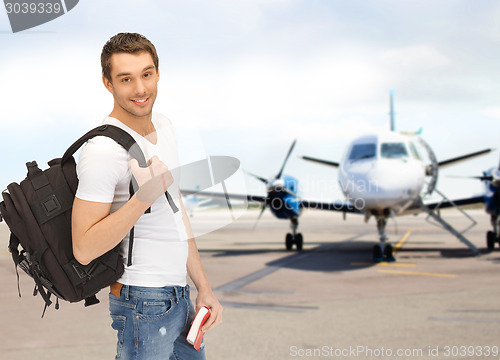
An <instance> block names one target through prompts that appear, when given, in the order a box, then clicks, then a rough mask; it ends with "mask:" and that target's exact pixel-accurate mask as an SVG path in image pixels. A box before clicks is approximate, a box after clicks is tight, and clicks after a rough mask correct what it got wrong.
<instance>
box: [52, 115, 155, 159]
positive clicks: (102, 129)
mask: <svg viewBox="0 0 500 360" xmlns="http://www.w3.org/2000/svg"><path fill="white" fill-rule="evenodd" d="M96 136H106V137H109V138H111V139H113V140H114V141H116V142H117V143H118V144H120V145H121V146H122V147H123V148H124V149H125V150H127V151H128V152H129V153H130V155H131V156H132V157H133V158H134V159H136V160H137V162H138V163H139V166H141V167H146V166H147V164H146V159H145V158H144V154H143V153H142V151H141V149H140V147H139V146H134V145H135V144H136V142H135V140H134V138H133V137H132V136H131V135H130V134H129V133H128V132H126V131H125V130H122V129H120V128H119V127H118V126H114V125H109V124H105V125H101V126H98V127H96V128H94V129H92V130H90V131H89V132H87V133H86V134H85V135H83V136H82V137H81V138H79V139H78V140H76V141H75V142H74V143H73V144H72V145H71V146H70V147H69V148H68V150H66V152H65V153H64V155H63V157H62V159H61V165H62V164H64V163H65V162H66V161H67V160H68V159H69V158H70V157H71V156H73V154H74V153H75V152H77V151H78V149H79V148H81V147H82V146H83V144H85V143H86V142H87V141H89V140H90V139H92V138H94V137H96Z"/></svg>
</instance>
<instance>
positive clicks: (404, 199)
mask: <svg viewBox="0 0 500 360" xmlns="http://www.w3.org/2000/svg"><path fill="white" fill-rule="evenodd" d="M393 97H394V92H393V91H391V93H390V119H391V126H390V131H386V132H379V133H374V134H367V135H362V136H359V137H357V138H356V139H354V140H353V141H352V142H351V143H350V144H349V145H348V146H347V151H346V153H345V156H344V158H343V159H342V160H341V161H340V163H338V162H333V161H329V160H324V159H319V158H315V157H310V156H302V158H303V159H304V160H308V161H312V162H316V163H320V164H323V165H328V166H332V167H335V168H338V169H339V174H338V181H339V184H340V187H341V190H342V192H343V193H344V195H345V197H346V200H347V203H346V205H348V204H350V205H351V206H354V208H355V209H356V210H357V211H354V212H357V213H361V214H364V216H365V222H368V220H369V219H370V217H372V216H373V217H374V218H375V219H376V221H377V230H378V233H379V244H377V245H375V246H374V248H373V259H374V261H376V262H380V261H394V260H395V259H394V257H393V248H392V246H391V245H390V244H387V243H386V241H387V236H386V234H385V227H386V224H387V220H388V218H390V217H393V216H398V215H405V214H417V213H419V212H422V211H423V212H426V213H427V214H428V215H429V216H431V217H432V218H433V219H434V220H436V221H437V222H438V223H440V224H441V225H442V226H443V227H444V228H445V229H447V230H448V231H450V232H451V233H452V234H453V235H455V236H456V237H457V238H458V239H459V240H460V241H462V242H463V243H465V244H466V245H467V246H468V247H469V248H470V249H471V250H472V251H473V252H474V253H475V254H479V251H478V249H477V248H476V247H475V246H474V245H473V244H472V243H471V242H470V241H469V240H467V239H466V238H465V237H464V236H463V235H462V234H461V233H460V232H458V231H457V230H455V229H454V228H453V227H451V225H449V224H448V223H446V222H445V221H444V219H442V218H441V217H440V216H439V215H437V214H436V213H435V212H434V211H433V210H435V209H439V208H445V207H451V206H460V205H466V204H472V203H477V202H483V201H484V198H483V197H482V196H479V197H473V198H469V199H461V200H456V201H445V202H441V203H434V204H424V200H423V198H424V196H425V195H430V194H432V193H433V192H434V191H437V189H436V183H437V179H438V170H439V169H440V168H442V167H445V166H449V165H452V164H455V163H457V162H459V161H464V160H468V159H471V158H473V157H477V156H480V155H484V154H487V153H489V152H490V151H492V149H485V150H481V151H477V152H474V153H471V154H466V155H463V156H460V157H456V158H453V159H449V160H445V161H439V162H438V161H437V160H436V156H435V155H434V152H433V151H432V149H431V148H430V146H429V145H428V144H427V143H426V142H425V141H424V140H423V139H422V138H421V137H420V136H419V133H413V134H408V133H398V132H396V131H395V122H394V100H393ZM419 132H421V131H419ZM414 139H416V140H417V141H418V142H419V143H420V145H421V146H422V147H423V148H424V149H425V150H426V152H427V155H428V157H429V159H430V162H431V163H430V164H425V163H424V161H423V160H422V157H421V156H420V154H419V152H418V150H417V147H416V146H415V143H414V141H413V140H414ZM427 178H430V179H429V180H428V181H426V179H427ZM426 182H427V183H428V185H427V188H426V189H425V191H423V190H424V184H425V183H426ZM423 193H424V194H423ZM440 194H441V195H442V193H440ZM442 196H444V195H442ZM337 211H343V209H342V208H340V209H339V208H337Z"/></svg>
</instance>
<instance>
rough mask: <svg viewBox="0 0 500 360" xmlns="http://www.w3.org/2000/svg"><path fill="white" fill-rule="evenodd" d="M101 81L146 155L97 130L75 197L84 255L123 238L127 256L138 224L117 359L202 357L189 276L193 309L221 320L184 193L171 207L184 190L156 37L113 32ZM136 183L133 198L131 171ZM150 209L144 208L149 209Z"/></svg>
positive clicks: (119, 291)
mask: <svg viewBox="0 0 500 360" xmlns="http://www.w3.org/2000/svg"><path fill="white" fill-rule="evenodd" d="M101 65H102V79H103V83H104V86H105V87H106V89H108V91H109V92H110V93H111V94H112V95H113V99H114V106H113V111H112V112H111V114H110V115H109V116H108V117H107V118H106V119H104V121H103V123H104V124H111V125H115V126H118V127H120V128H121V129H123V130H125V131H127V132H128V133H129V134H130V135H131V136H132V137H133V138H134V139H135V141H136V142H137V144H138V145H139V146H140V148H141V150H142V152H143V153H144V155H145V157H146V159H149V161H148V165H149V166H148V167H147V168H140V167H139V166H138V164H137V161H135V160H131V157H130V155H129V154H128V153H127V151H126V150H124V149H123V148H122V147H121V146H120V145H118V144H117V143H116V142H114V141H113V140H111V139H109V138H107V137H103V136H100V137H95V138H93V139H92V140H89V141H88V142H87V144H86V145H85V147H84V148H83V149H82V151H81V154H80V158H79V161H78V165H77V173H78V178H79V185H78V190H77V193H76V198H75V202H74V205H73V219H72V231H73V251H74V254H75V257H76V259H77V260H78V261H79V262H80V263H82V264H87V263H89V262H90V261H92V260H93V259H95V258H97V257H98V256H100V255H102V254H104V253H105V252H107V251H109V250H110V249H112V248H114V247H115V246H117V245H118V244H120V249H121V254H122V257H123V258H124V263H125V258H126V257H127V256H128V233H129V231H130V229H131V228H132V227H133V226H134V225H135V229H136V230H135V238H134V247H133V251H132V264H131V265H130V266H125V272H124V273H123V275H122V277H121V278H120V279H119V280H118V282H117V283H115V284H114V285H112V286H111V291H110V295H109V308H110V314H111V318H112V327H113V329H114V330H116V331H117V336H118V343H117V355H116V359H140V360H153V359H195V360H196V359H204V358H205V354H204V348H203V346H202V349H201V351H200V352H198V351H196V350H195V349H194V347H193V346H192V345H190V344H188V342H187V341H186V335H187V331H188V330H189V326H190V324H191V321H192V319H193V316H194V308H193V306H192V304H191V301H190V297H189V296H190V291H189V286H188V285H187V282H186V276H187V274H189V276H190V278H191V280H192V281H193V283H194V284H195V286H196V288H197V290H198V296H197V299H196V308H197V309H199V308H200V307H202V306H207V307H208V308H209V309H210V310H211V315H210V318H209V319H208V321H207V323H206V324H205V325H204V327H203V330H204V331H207V330H209V329H211V328H213V327H214V326H216V325H218V324H219V323H220V322H221V319H222V306H221V305H220V303H219V302H218V300H217V298H216V297H215V296H214V294H213V292H212V290H211V288H210V284H209V282H208V279H207V276H206V273H205V271H204V269H203V266H202V264H201V259H200V256H199V253H198V249H197V247H196V243H195V240H194V237H193V233H192V231H191V227H190V224H189V220H188V217H187V215H186V212H185V210H184V206H183V204H182V200H181V197H180V196H178V197H177V198H176V199H174V200H173V201H174V203H175V205H176V207H177V208H178V209H180V210H181V211H178V212H174V211H173V210H172V208H171V207H170V206H169V203H168V201H167V199H166V197H165V196H163V194H164V193H165V191H166V190H167V188H168V191H169V192H174V191H175V192H179V190H178V188H176V186H177V185H176V184H177V183H176V182H174V178H173V176H172V174H171V173H170V171H169V169H173V168H176V167H178V166H179V160H178V155H177V143H176V138H175V134H174V132H173V128H172V125H171V123H170V121H169V120H168V119H167V118H166V117H164V116H163V115H161V114H159V113H156V112H153V105H154V102H155V100H156V96H157V90H158V87H157V85H158V81H159V78H160V74H159V70H158V69H159V67H158V66H159V60H158V55H157V53H156V49H155V47H154V46H153V44H152V43H151V42H150V41H149V40H148V39H146V38H145V37H144V36H142V35H140V34H134V33H120V34H118V35H115V36H114V37H112V38H111V39H110V40H109V41H108V42H107V43H106V44H105V45H104V48H103V50H102V54H101ZM132 175H133V176H134V178H135V179H136V181H137V183H138V185H139V190H138V191H137V192H136V193H135V194H134V195H133V196H132V197H130V198H129V184H130V180H131V176H132ZM149 208H150V209H151V211H150V212H147V213H146V210H147V209H149Z"/></svg>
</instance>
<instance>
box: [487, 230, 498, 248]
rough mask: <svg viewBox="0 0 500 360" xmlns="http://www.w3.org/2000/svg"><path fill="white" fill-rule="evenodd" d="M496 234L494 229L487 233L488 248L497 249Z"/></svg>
mask: <svg viewBox="0 0 500 360" xmlns="http://www.w3.org/2000/svg"><path fill="white" fill-rule="evenodd" d="M495 242H496V236H495V233H494V232H493V231H488V232H487V233H486V244H487V245H488V250H493V249H495Z"/></svg>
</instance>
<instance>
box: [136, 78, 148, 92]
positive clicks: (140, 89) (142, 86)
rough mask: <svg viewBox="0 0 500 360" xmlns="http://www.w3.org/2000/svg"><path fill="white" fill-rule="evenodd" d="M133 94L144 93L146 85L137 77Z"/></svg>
mask: <svg viewBox="0 0 500 360" xmlns="http://www.w3.org/2000/svg"><path fill="white" fill-rule="evenodd" d="M134 90H135V94H136V95H137V96H142V95H144V94H145V93H146V85H145V84H144V80H143V79H139V80H137V81H136V82H135V89H134Z"/></svg>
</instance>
